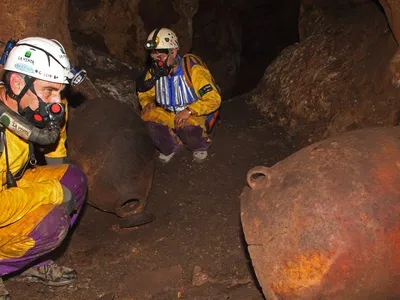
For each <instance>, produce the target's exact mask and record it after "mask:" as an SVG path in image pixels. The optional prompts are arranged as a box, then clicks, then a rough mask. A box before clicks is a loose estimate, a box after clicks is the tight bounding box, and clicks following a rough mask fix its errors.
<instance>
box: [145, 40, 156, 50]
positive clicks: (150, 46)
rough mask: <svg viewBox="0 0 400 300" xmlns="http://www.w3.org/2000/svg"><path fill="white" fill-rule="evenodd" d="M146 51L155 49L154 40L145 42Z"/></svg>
mask: <svg viewBox="0 0 400 300" xmlns="http://www.w3.org/2000/svg"><path fill="white" fill-rule="evenodd" d="M144 47H145V48H146V50H154V49H156V47H157V43H156V42H155V41H154V40H150V41H147V42H146V44H145V45H144Z"/></svg>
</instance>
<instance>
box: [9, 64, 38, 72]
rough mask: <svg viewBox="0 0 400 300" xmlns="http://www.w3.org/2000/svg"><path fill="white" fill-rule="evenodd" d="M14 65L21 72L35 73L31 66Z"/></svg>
mask: <svg viewBox="0 0 400 300" xmlns="http://www.w3.org/2000/svg"><path fill="white" fill-rule="evenodd" d="M14 67H15V68H16V69H17V70H19V71H21V72H26V73H35V70H34V69H33V68H32V67H31V66H28V65H25V64H15V65H14Z"/></svg>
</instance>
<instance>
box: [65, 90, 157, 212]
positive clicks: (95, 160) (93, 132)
mask: <svg viewBox="0 0 400 300" xmlns="http://www.w3.org/2000/svg"><path fill="white" fill-rule="evenodd" d="M68 152H69V156H70V158H71V159H72V160H73V161H74V162H75V163H77V165H79V166H80V167H81V168H82V169H83V170H84V171H85V173H86V174H87V176H88V183H89V194H88V203H89V204H91V205H93V206H95V207H97V208H99V209H101V210H103V211H106V212H111V213H114V214H116V215H117V216H119V217H124V218H126V217H130V216H133V215H138V214H141V213H142V212H143V210H144V208H145V206H146V203H147V197H148V195H149V192H150V189H151V186H152V180H153V174H154V168H155V149H154V147H153V144H152V141H151V138H150V137H149V135H148V134H147V130H146V128H145V125H144V122H143V121H142V120H141V118H140V117H139V116H138V115H137V114H136V113H135V111H133V109H131V108H130V107H128V106H127V105H126V104H124V103H121V102H118V101H116V100H113V99H108V98H105V97H104V98H98V99H91V100H88V101H86V102H85V103H84V104H82V105H80V106H79V107H78V108H76V109H74V110H73V111H72V112H71V121H70V122H69V128H68Z"/></svg>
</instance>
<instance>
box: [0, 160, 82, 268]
mask: <svg viewBox="0 0 400 300" xmlns="http://www.w3.org/2000/svg"><path fill="white" fill-rule="evenodd" d="M60 183H61V184H62V185H64V186H66V187H67V188H68V189H69V190H70V191H71V192H72V195H73V196H74V198H75V200H76V208H77V209H76V211H75V212H74V213H73V214H72V216H67V215H66V214H65V211H64V208H63V207H61V206H55V207H54V208H53V209H52V210H51V211H50V212H49V213H48V214H47V215H46V216H45V217H44V218H43V219H42V221H41V222H40V223H39V224H38V225H37V226H36V227H35V228H34V229H33V230H32V231H31V232H30V233H29V235H28V237H30V238H32V239H33V240H34V241H35V245H34V246H33V247H32V248H31V249H29V250H28V251H27V252H26V253H25V254H24V255H23V256H22V257H19V258H12V259H5V260H0V276H3V275H6V274H9V273H12V272H16V271H18V270H20V269H22V268H24V267H26V266H28V265H30V264H32V263H37V265H36V266H41V265H45V264H47V263H48V262H49V261H48V260H47V261H40V260H37V259H38V258H40V257H41V256H43V255H44V254H46V253H49V252H50V251H52V250H54V249H55V248H57V247H58V246H59V245H60V244H61V242H62V241H63V240H64V238H65V237H66V236H67V233H68V230H69V229H70V228H71V227H72V226H73V225H74V224H75V222H76V220H77V218H78V215H79V212H80V211H81V209H82V206H83V203H84V201H85V197H86V192H87V178H86V175H85V174H84V173H83V172H82V171H81V170H80V169H79V168H78V167H76V166H74V165H69V166H68V168H67V170H66V172H65V173H64V175H63V176H62V178H61V180H60Z"/></svg>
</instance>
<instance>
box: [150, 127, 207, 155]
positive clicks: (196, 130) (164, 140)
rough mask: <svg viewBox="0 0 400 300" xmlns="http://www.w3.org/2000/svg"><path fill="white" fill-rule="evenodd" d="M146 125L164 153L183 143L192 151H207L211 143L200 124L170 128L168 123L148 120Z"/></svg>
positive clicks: (156, 144)
mask: <svg viewBox="0 0 400 300" xmlns="http://www.w3.org/2000/svg"><path fill="white" fill-rule="evenodd" d="M146 125H147V128H148V131H149V135H150V137H151V138H152V140H153V143H154V145H155V146H156V148H157V149H158V150H159V151H160V152H161V153H162V154H164V155H169V154H171V153H172V152H175V151H177V150H178V149H179V148H180V147H181V146H182V145H183V146H184V147H186V148H187V149H189V150H191V151H205V150H207V149H208V147H210V145H211V142H209V140H208V138H207V137H204V136H203V129H202V128H201V127H200V126H186V127H183V128H179V129H170V128H168V126H166V125H163V124H158V123H154V122H146ZM178 139H179V140H180V141H181V143H182V145H181V144H180V143H179V142H178Z"/></svg>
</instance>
